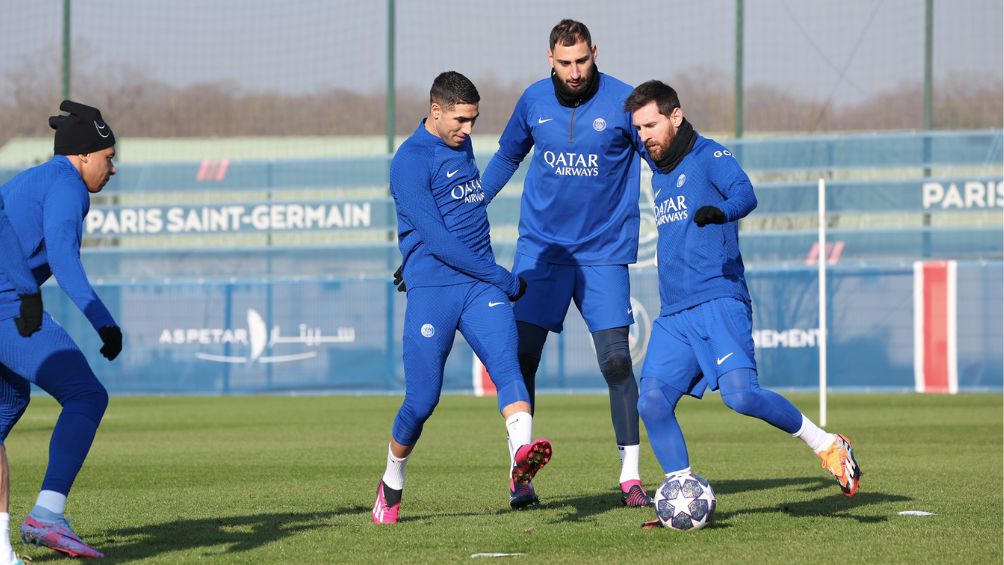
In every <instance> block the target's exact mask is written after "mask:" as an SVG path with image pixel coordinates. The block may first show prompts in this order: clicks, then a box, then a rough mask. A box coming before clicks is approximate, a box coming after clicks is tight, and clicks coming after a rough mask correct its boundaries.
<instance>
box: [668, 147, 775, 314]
mask: <svg viewBox="0 0 1004 565" xmlns="http://www.w3.org/2000/svg"><path fill="white" fill-rule="evenodd" d="M649 164H650V165H651V167H652V171H653V176H652V194H654V195H655V198H654V202H655V204H654V212H655V221H656V225H657V226H658V230H659V247H658V261H659V297H660V299H661V300H662V309H661V311H660V315H662V316H666V315H668V314H673V313H676V312H679V311H681V310H685V309H687V308H690V307H691V306H696V305H698V304H701V303H703V302H707V301H709V300H712V299H714V298H722V297H733V298H737V299H739V300H742V301H744V302H749V301H750V295H749V290H747V288H746V278H745V277H744V275H743V272H744V268H743V258H742V255H741V254H740V253H739V219H740V218H743V217H745V216H746V215H747V214H749V213H750V212H752V211H753V209H754V208H756V196H755V195H754V194H753V185H752V184H751V183H750V179H749V177H748V176H746V173H745V172H744V171H743V170H742V167H740V166H739V163H738V162H736V160H735V158H734V157H733V156H732V153H731V152H730V151H728V150H727V149H725V148H724V147H722V146H721V145H719V144H718V143H717V142H715V141H713V140H711V139H708V138H705V137H700V136H698V138H697V140H696V142H695V143H694V147H693V148H692V149H691V151H690V153H689V154H688V155H687V156H686V157H684V159H683V161H681V162H680V164H679V165H677V167H676V168H675V169H673V170H672V171H671V172H670V173H669V174H666V173H663V172H662V171H660V170H659V168H658V166H656V165H655V164H654V163H651V162H650V163H649ZM702 206H716V207H718V208H720V209H721V210H722V211H723V212H725V217H726V218H727V220H728V222H727V223H725V224H721V225H715V224H712V225H707V226H704V227H703V228H701V227H697V224H695V223H694V214H695V213H696V212H697V210H698V209H700V208H701V207H702Z"/></svg>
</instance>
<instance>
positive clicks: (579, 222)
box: [482, 73, 644, 265]
mask: <svg viewBox="0 0 1004 565" xmlns="http://www.w3.org/2000/svg"><path fill="white" fill-rule="evenodd" d="M598 78H599V81H600V83H599V87H598V89H597V91H596V94H595V95H593V96H592V97H591V98H589V100H587V101H586V102H585V103H583V104H581V105H580V106H578V107H569V106H564V105H562V104H561V102H559V100H558V98H557V96H556V95H555V91H554V83H553V82H552V80H551V79H550V78H547V79H544V80H540V81H538V82H536V83H534V84H532V85H530V86H529V87H528V88H527V89H526V90H525V91H524V92H523V95H522V96H520V99H519V101H518V102H517V103H516V108H515V109H514V110H513V113H512V117H510V118H509V123H508V124H507V125H506V128H505V130H504V131H503V132H502V137H501V138H500V139H499V149H498V151H497V152H496V153H495V155H494V157H492V159H491V161H490V162H489V163H488V166H487V167H486V168H485V172H484V175H482V182H483V183H484V190H485V192H486V193H487V194H488V195H489V196H490V197H492V196H494V195H495V194H496V193H497V192H498V191H499V190H501V189H502V187H503V186H504V185H505V183H507V182H508V181H509V179H510V178H512V175H513V174H514V173H515V172H516V169H518V168H519V164H520V162H522V160H523V158H524V157H526V155H527V154H528V153H529V152H530V149H531V148H532V149H533V157H532V158H531V160H530V166H529V169H528V171H527V174H526V180H524V181H523V199H522V202H521V205H520V214H519V241H518V242H517V244H516V252H517V253H520V254H523V255H526V256H528V257H534V258H538V259H541V260H543V261H546V262H548V263H558V264H564V265H626V264H629V263H634V262H635V261H636V260H637V259H638V227H639V214H638V194H639V191H640V182H641V181H640V171H641V160H640V159H639V156H638V155H639V154H640V153H639V152H641V150H642V149H643V147H644V146H643V145H642V143H641V141H640V140H639V139H638V135H637V133H636V132H635V130H634V127H633V126H632V125H631V115H630V114H628V113H627V112H625V111H624V100H625V99H626V98H627V97H628V95H629V94H631V87H630V86H628V85H627V84H625V83H623V82H621V81H619V80H617V79H615V78H613V77H611V76H609V75H605V74H603V73H599V77H598Z"/></svg>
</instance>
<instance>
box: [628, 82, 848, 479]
mask: <svg viewBox="0 0 1004 565" xmlns="http://www.w3.org/2000/svg"><path fill="white" fill-rule="evenodd" d="M624 109H625V110H627V111H628V112H630V113H631V114H632V120H633V124H634V126H635V127H636V128H637V130H638V133H639V135H640V137H641V139H642V141H643V142H644V143H645V148H646V150H647V153H648V159H649V165H650V166H651V167H652V171H653V173H654V176H653V178H652V192H653V193H654V194H655V204H654V208H655V219H656V224H657V225H658V229H659V244H658V264H659V295H660V300H661V302H662V308H661V311H660V312H659V318H658V319H656V321H655V323H654V324H653V327H652V338H651V341H650V342H649V346H648V353H647V355H646V357H645V365H644V366H643V367H642V372H641V397H640V399H639V401H638V411H639V412H640V414H641V418H642V420H644V422H645V429H647V430H648V435H649V440H650V441H651V442H652V449H653V450H654V451H655V455H656V458H657V459H658V460H659V463H660V464H661V465H662V469H663V471H664V472H665V473H666V476H667V477H668V476H670V475H673V474H676V473H685V472H688V471H690V460H689V457H688V455H687V445H686V443H685V442H684V439H683V432H682V431H681V430H680V425H679V423H678V422H677V420H676V405H677V402H679V400H680V398H682V397H683V395H685V394H689V395H691V396H693V397H695V398H701V396H702V395H703V394H704V391H705V390H707V389H709V388H710V389H711V390H720V391H721V394H722V401H724V402H725V405H726V406H728V407H729V408H731V409H732V410H735V411H736V412H738V413H740V414H745V415H747V416H753V417H755V418H759V419H761V420H763V421H765V422H767V423H768V424H770V425H772V426H774V427H776V428H779V429H781V430H784V431H785V432H787V433H789V434H792V435H793V436H795V437H798V438H800V439H801V440H802V441H804V442H805V443H806V444H807V445H808V446H809V447H810V448H812V450H813V451H814V452H815V453H816V455H818V456H819V458H820V459H821V460H822V465H823V468H825V469H827V470H829V471H830V472H831V473H833V476H834V477H836V479H837V483H838V484H839V485H840V490H841V491H842V492H843V493H844V495H846V496H854V493H855V492H857V490H858V485H859V484H860V481H861V467H860V466H859V465H858V463H857V460H856V459H855V458H854V453H853V452H852V451H851V442H850V440H848V439H847V438H846V437H844V436H842V435H840V434H831V433H827V432H826V431H824V430H822V429H820V428H819V427H818V426H816V425H815V424H814V423H813V422H812V421H811V420H809V418H807V417H806V416H805V415H804V414H802V413H801V412H800V411H799V410H798V409H797V408H795V406H794V405H792V403H791V402H789V401H788V400H787V399H786V398H784V397H783V396H781V395H779V394H777V393H774V392H771V391H769V390H766V389H762V388H760V385H759V383H758V381H757V371H756V361H755V359H754V351H753V310H752V303H751V300H750V294H749V290H748V289H747V287H746V278H745V276H744V267H743V259H742V255H741V254H740V252H739V220H740V219H741V218H744V217H746V215H748V214H749V213H750V212H752V211H753V209H754V208H755V207H756V196H755V195H754V194H753V185H752V183H750V179H749V177H748V176H747V175H746V173H745V172H744V171H743V170H742V168H741V167H740V166H739V163H738V162H737V161H736V160H735V157H733V156H732V153H730V152H729V151H728V150H727V149H726V148H725V147H723V146H721V145H719V144H718V143H716V142H715V141H713V140H711V139H708V138H705V137H702V136H700V135H698V133H697V132H696V131H694V128H693V127H692V126H691V125H690V123H689V122H688V121H687V120H686V119H685V118H684V116H683V109H682V108H681V107H680V99H679V97H678V96H677V93H676V91H675V90H674V89H673V88H671V87H669V86H667V85H665V84H663V83H661V82H659V81H654V80H653V81H649V82H646V83H644V84H642V85H640V86H638V87H637V88H635V89H634V91H633V92H632V93H631V96H629V97H628V99H627V101H626V102H625V104H624Z"/></svg>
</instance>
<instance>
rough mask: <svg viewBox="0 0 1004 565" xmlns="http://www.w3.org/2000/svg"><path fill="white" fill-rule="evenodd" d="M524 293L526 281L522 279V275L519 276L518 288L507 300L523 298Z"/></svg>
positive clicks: (514, 300) (513, 300) (512, 300)
mask: <svg viewBox="0 0 1004 565" xmlns="http://www.w3.org/2000/svg"><path fill="white" fill-rule="evenodd" d="M524 294H526V281H525V280H523V277H519V290H518V291H516V294H514V295H512V296H510V297H509V302H516V301H517V300H519V299H520V298H523V295H524Z"/></svg>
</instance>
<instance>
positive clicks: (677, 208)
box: [652, 192, 687, 226]
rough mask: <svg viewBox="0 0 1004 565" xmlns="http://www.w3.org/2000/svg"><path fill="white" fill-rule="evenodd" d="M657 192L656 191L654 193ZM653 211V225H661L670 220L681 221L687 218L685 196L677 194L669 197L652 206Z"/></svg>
mask: <svg viewBox="0 0 1004 565" xmlns="http://www.w3.org/2000/svg"><path fill="white" fill-rule="evenodd" d="M658 194H659V193H658V192H656V195H658ZM652 209H653V211H654V212H655V225H657V226H661V225H663V224H668V223H670V222H681V221H683V220H686V219H687V197H686V196H684V195H682V194H679V195H677V196H676V198H673V197H669V198H667V199H666V200H663V201H662V202H656V203H655V205H653V206H652Z"/></svg>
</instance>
